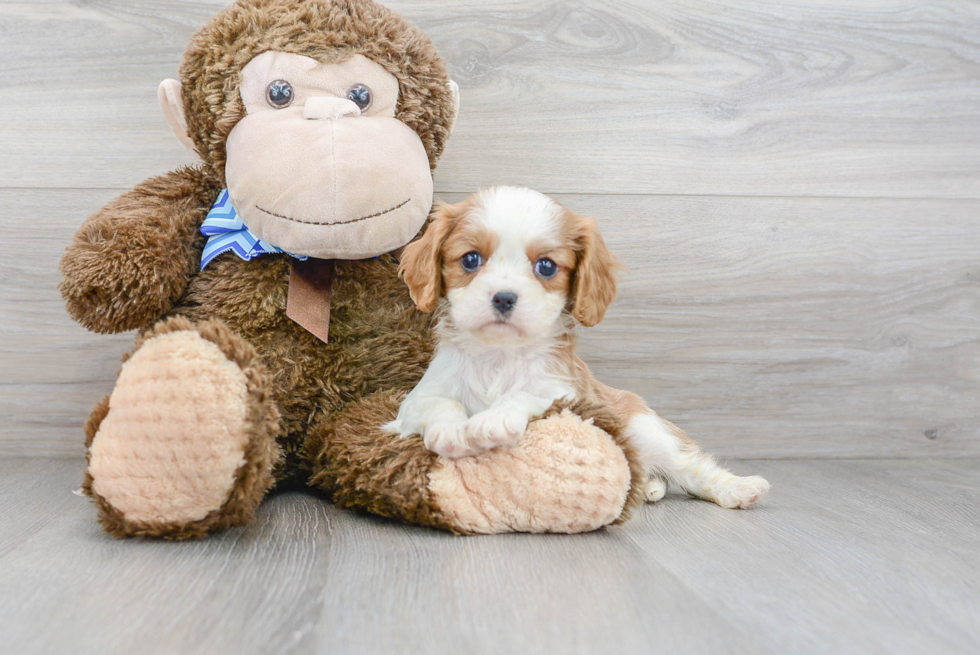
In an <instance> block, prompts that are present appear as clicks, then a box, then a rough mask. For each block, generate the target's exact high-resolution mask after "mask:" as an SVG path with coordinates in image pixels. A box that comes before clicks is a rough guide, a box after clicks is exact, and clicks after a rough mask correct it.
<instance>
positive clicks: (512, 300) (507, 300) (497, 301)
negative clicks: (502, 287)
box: [493, 291, 517, 316]
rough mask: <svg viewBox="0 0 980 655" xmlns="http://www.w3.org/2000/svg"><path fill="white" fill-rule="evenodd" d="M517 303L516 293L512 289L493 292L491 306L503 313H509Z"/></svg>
mask: <svg viewBox="0 0 980 655" xmlns="http://www.w3.org/2000/svg"><path fill="white" fill-rule="evenodd" d="M516 304H517V294H516V293H514V292H513V291H498V292H497V293H495V294H493V308H494V309H496V310H497V311H498V312H500V313H501V314H503V315H505V316H506V315H507V314H509V313H510V311H511V310H512V309H514V305H516Z"/></svg>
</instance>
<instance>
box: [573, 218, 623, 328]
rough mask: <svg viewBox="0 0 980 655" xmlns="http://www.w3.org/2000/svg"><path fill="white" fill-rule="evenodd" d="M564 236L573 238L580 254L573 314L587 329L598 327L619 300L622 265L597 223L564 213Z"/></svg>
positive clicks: (574, 283)
mask: <svg viewBox="0 0 980 655" xmlns="http://www.w3.org/2000/svg"><path fill="white" fill-rule="evenodd" d="M562 222H563V228H562V229H563V232H565V233H566V234H569V235H571V238H572V242H573V243H574V244H575V245H574V247H573V249H574V250H575V252H576V253H577V254H578V262H577V264H576V266H575V275H574V277H573V278H572V288H571V312H572V316H574V317H575V320H576V321H578V322H579V323H581V324H582V325H584V326H586V327H592V326H593V325H597V324H598V323H599V321H601V320H602V317H603V316H605V315H606V310H607V309H608V308H609V305H611V304H612V303H613V301H614V300H615V299H616V273H617V272H618V271H619V269H620V268H622V264H620V263H619V260H617V259H616V256H615V255H613V254H612V252H610V250H609V248H608V247H606V242H605V241H604V240H603V238H602V234H600V233H599V228H598V227H597V226H596V222H595V219H593V218H587V217H585V216H580V215H579V214H576V213H575V212H572V211H568V210H567V209H566V210H565V212H564V216H563V221H562Z"/></svg>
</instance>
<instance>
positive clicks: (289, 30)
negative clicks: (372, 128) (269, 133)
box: [180, 0, 455, 181]
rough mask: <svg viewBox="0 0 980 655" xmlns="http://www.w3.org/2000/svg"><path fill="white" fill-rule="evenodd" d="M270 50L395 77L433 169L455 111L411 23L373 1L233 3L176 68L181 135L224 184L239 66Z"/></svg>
mask: <svg viewBox="0 0 980 655" xmlns="http://www.w3.org/2000/svg"><path fill="white" fill-rule="evenodd" d="M270 50H274V51H278V52H291V53H294V54H298V55H304V56H307V57H312V58H314V59H316V60H317V61H319V62H321V63H331V62H339V61H345V60H347V59H350V58H351V57H352V56H354V55H356V54H361V55H364V56H365V57H367V58H368V59H371V60H372V61H374V62H377V63H378V64H380V65H381V66H382V67H384V68H385V69H386V70H387V71H388V72H390V73H391V74H392V75H394V76H395V77H396V78H397V79H398V86H399V97H398V105H397V107H396V109H395V118H397V119H398V120H400V121H402V122H403V123H405V124H406V125H408V126H409V127H410V128H412V129H413V130H414V131H415V133H416V134H418V135H419V138H421V139H422V144H423V145H424V146H425V150H426V153H427V154H428V156H429V165H430V168H432V169H433V170H435V167H436V162H437V161H438V159H439V156H440V155H441V154H442V150H443V148H444V147H445V144H446V141H447V139H448V138H449V130H450V128H451V126H452V121H453V118H454V116H455V101H454V98H453V93H452V90H451V89H450V86H449V73H448V71H447V69H446V64H445V62H444V61H443V60H442V58H441V57H440V56H439V53H438V51H437V50H436V48H435V46H434V45H433V44H432V41H430V40H429V38H428V37H427V36H426V35H425V34H424V33H423V32H422V31H421V30H419V29H418V28H417V27H415V26H414V25H412V24H411V23H409V22H408V21H407V20H405V19H404V18H402V17H401V16H400V15H398V14H396V13H395V12H393V11H391V10H390V9H388V8H387V7H385V6H383V5H381V4H378V3H376V2H372V1H371V0H318V1H317V2H297V1H296V0H239V1H238V2H236V3H235V4H233V5H231V6H229V7H227V8H225V9H224V10H222V11H220V12H219V13H218V14H217V15H216V16H215V17H214V18H213V19H212V20H211V21H210V22H209V23H208V24H207V25H205V26H204V27H203V28H202V29H201V30H200V31H198V32H197V34H195V35H194V38H193V39H192V40H191V44H190V46H189V47H188V49H187V52H186V53H185V55H184V59H183V62H182V63H181V66H180V81H181V88H182V95H183V102H184V113H185V116H186V121H187V132H188V134H189V136H190V138H191V139H192V140H193V141H194V143H195V145H196V147H197V151H198V153H199V154H200V155H201V157H202V158H203V159H204V161H205V163H206V164H207V166H208V167H209V168H210V169H211V171H212V172H213V173H214V174H215V176H217V178H218V179H219V180H222V181H224V168H225V160H226V154H225V141H226V139H227V138H228V135H229V134H230V133H231V130H232V128H234V127H235V125H236V124H237V123H238V121H239V120H241V119H242V117H243V116H245V107H244V105H243V104H242V99H241V96H240V94H239V91H238V87H239V84H240V83H241V71H242V69H243V68H244V67H245V65H246V64H248V62H249V61H251V60H252V59H253V58H254V57H255V56H256V55H259V54H262V53H263V52H267V51H270Z"/></svg>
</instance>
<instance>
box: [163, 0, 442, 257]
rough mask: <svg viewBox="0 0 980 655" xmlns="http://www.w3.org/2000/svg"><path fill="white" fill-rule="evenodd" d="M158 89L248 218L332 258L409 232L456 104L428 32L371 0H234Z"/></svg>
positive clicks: (284, 245) (369, 249)
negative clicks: (176, 75) (176, 76)
mask: <svg viewBox="0 0 980 655" xmlns="http://www.w3.org/2000/svg"><path fill="white" fill-rule="evenodd" d="M158 95H159V98H160V104H161V107H162V108H163V112H164V115H165V116H166V117H167V121H168V123H169V124H170V126H171V128H172V129H173V131H174V133H175V134H176V135H177V137H178V138H179V139H180V140H181V141H182V142H183V143H184V145H185V146H187V147H188V148H190V149H192V150H194V151H196V152H197V154H198V155H199V156H200V157H201V158H202V159H203V160H204V165H205V168H206V170H208V171H209V172H210V173H211V174H212V175H213V176H214V177H215V178H216V179H217V180H218V181H219V182H221V183H222V184H223V185H224V186H226V187H227V188H228V194H229V197H230V199H231V202H232V204H233V206H234V207H235V209H236V210H237V212H238V214H239V215H240V216H241V218H242V220H243V221H244V223H245V224H246V225H247V226H248V228H249V229H250V230H251V231H252V232H254V233H255V234H256V235H257V236H258V237H259V238H261V239H263V240H264V241H267V242H269V243H271V244H274V245H275V246H277V247H279V248H281V249H283V250H285V251H288V252H290V253H293V254H296V255H305V256H310V257H317V258H324V259H361V258H367V257H373V256H375V255H379V254H382V253H385V252H389V251H391V250H394V249H395V248H398V247H400V246H402V245H404V244H406V243H407V242H408V241H410V240H411V239H412V237H413V236H415V234H416V232H418V230H419V229H420V228H421V227H422V224H423V223H424V221H425V218H426V216H427V215H428V212H429V209H430V208H431V205H432V171H433V170H434V169H435V166H436V161H437V160H438V158H439V155H440V154H441V153H442V149H443V147H444V146H445V143H446V139H447V138H448V136H449V132H450V130H451V129H452V124H453V121H454V120H455V117H456V112H457V110H458V107H459V99H458V98H459V96H458V91H457V88H456V85H455V83H453V82H452V80H450V78H449V75H448V73H447V70H446V66H445V64H444V62H443V61H442V59H441V58H440V57H439V54H438V53H437V52H436V49H435V46H434V45H433V44H432V42H431V41H429V39H428V37H426V36H425V35H424V34H423V33H422V32H421V31H420V30H419V29H417V28H416V27H414V26H413V25H411V24H410V23H408V22H407V21H406V20H405V19H403V18H401V17H400V16H399V15H397V14H395V13H394V12H392V11H390V10H388V9H386V8H385V7H384V6H382V5H380V4H377V3H375V2H372V1H371V0H240V1H239V2H237V3H235V4H234V5H232V6H230V7H228V8H227V9H225V10H224V11H223V12H221V13H220V14H219V15H218V16H216V17H215V19H214V20H212V21H211V22H210V23H209V24H208V25H207V26H205V27H204V28H203V29H202V30H201V31H199V32H198V33H197V34H196V35H195V37H194V39H193V41H192V43H191V45H190V47H189V48H188V50H187V53H186V54H185V56H184V60H183V63H182V64H181V67H180V82H177V81H176V80H165V81H164V82H163V83H162V84H161V85H160V89H159V93H158Z"/></svg>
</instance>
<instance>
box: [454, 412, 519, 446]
mask: <svg viewBox="0 0 980 655" xmlns="http://www.w3.org/2000/svg"><path fill="white" fill-rule="evenodd" d="M528 418H529V417H528V415H527V413H526V412H520V411H514V410H507V409H501V408H490V409H486V410H483V411H482V412H478V413H476V414H474V415H473V416H471V417H470V420H468V421H467V422H466V439H467V441H468V442H469V443H470V444H472V445H473V446H475V447H477V448H479V449H481V450H490V449H491V448H496V447H497V446H513V445H514V444H516V443H517V442H518V441H519V440H520V438H521V437H523V436H524V432H525V431H526V430H527V421H528Z"/></svg>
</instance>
